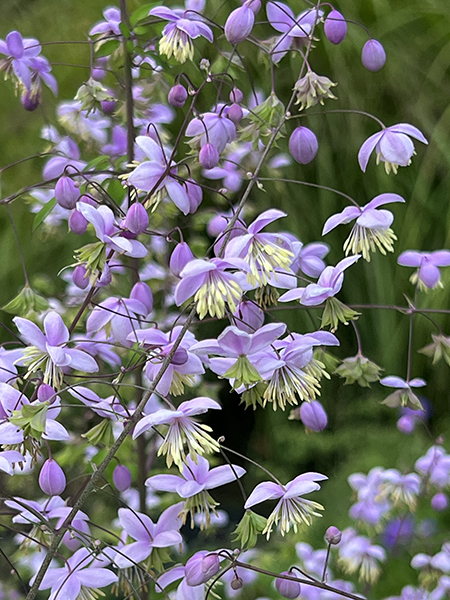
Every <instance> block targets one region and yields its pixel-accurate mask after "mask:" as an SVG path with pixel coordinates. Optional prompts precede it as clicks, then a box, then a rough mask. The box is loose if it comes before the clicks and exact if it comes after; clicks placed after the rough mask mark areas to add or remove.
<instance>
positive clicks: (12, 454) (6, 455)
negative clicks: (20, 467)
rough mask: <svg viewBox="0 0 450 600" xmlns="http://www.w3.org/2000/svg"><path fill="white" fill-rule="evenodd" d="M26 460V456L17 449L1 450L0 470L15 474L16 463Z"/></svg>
mask: <svg viewBox="0 0 450 600" xmlns="http://www.w3.org/2000/svg"><path fill="white" fill-rule="evenodd" d="M24 461H25V458H24V457H23V456H22V455H21V454H20V452H16V450H5V451H3V452H0V471H3V473H7V474H8V475H13V473H14V470H13V466H14V465H15V464H16V463H23V462H24Z"/></svg>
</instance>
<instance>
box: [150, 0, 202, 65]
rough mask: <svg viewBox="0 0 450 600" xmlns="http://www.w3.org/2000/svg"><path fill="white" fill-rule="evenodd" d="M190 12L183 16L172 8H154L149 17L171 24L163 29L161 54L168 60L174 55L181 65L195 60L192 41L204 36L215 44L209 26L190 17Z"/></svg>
mask: <svg viewBox="0 0 450 600" xmlns="http://www.w3.org/2000/svg"><path fill="white" fill-rule="evenodd" d="M189 12H190V11H185V12H184V13H182V16H180V14H179V13H178V11H177V12H175V11H174V10H171V9H170V8H166V7H163V6H157V7H156V8H152V9H151V11H150V12H149V15H151V16H155V17H159V18H160V19H163V20H164V21H169V23H168V24H167V25H166V26H165V27H164V29H163V36H162V38H161V39H160V41H159V52H160V54H165V55H166V56H167V58H170V57H171V56H172V55H173V56H174V57H175V59H176V60H177V61H178V62H179V63H184V62H186V60H187V59H189V60H192V59H193V58H194V45H193V43H192V40H194V39H196V38H198V37H200V36H203V37H205V38H206V39H207V40H208V41H209V42H211V43H213V41H214V36H213V33H212V31H211V29H210V28H209V27H208V25H205V23H203V22H202V21H198V20H194V19H192V17H190V18H189V17H188V16H187V15H188V14H189Z"/></svg>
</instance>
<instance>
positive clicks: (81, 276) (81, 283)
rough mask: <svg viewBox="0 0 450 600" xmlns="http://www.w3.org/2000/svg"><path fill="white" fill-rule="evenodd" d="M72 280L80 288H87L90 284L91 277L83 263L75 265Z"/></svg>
mask: <svg viewBox="0 0 450 600" xmlns="http://www.w3.org/2000/svg"><path fill="white" fill-rule="evenodd" d="M72 281H73V282H74V284H75V285H76V286H77V287H79V288H80V290H85V289H86V288H87V286H88V285H89V277H88V272H87V271H86V269H85V267H83V265H77V266H76V267H75V269H74V270H73V273H72Z"/></svg>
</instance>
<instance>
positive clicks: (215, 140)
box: [185, 112, 236, 154]
mask: <svg viewBox="0 0 450 600" xmlns="http://www.w3.org/2000/svg"><path fill="white" fill-rule="evenodd" d="M185 135H186V136H187V137H193V138H194V139H193V140H191V141H190V142H189V143H190V144H191V145H192V146H197V145H199V146H200V147H202V146H204V145H205V144H212V145H213V146H214V147H215V148H216V150H217V152H218V153H219V154H221V153H222V152H223V151H224V150H225V146H226V145H227V144H229V143H230V142H232V141H233V140H234V138H235V137H236V127H235V125H234V123H233V122H232V121H230V119H227V118H226V117H225V115H224V114H223V112H221V113H220V114H218V113H213V112H210V113H204V114H202V115H201V117H196V118H195V119H192V121H191V122H190V123H189V125H188V126H187V128H186V132H185Z"/></svg>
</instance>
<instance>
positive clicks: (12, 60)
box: [0, 31, 41, 90]
mask: <svg viewBox="0 0 450 600" xmlns="http://www.w3.org/2000/svg"><path fill="white" fill-rule="evenodd" d="M40 52H41V46H40V44H39V42H38V41H37V40H35V39H33V38H25V39H24V38H23V37H22V36H21V35H20V33H19V32H18V31H11V32H10V33H8V35H7V36H6V40H0V54H4V55H5V56H6V58H5V59H2V60H1V61H0V71H5V76H6V77H11V76H12V77H13V78H14V79H15V82H16V86H18V87H19V88H22V89H23V88H25V89H26V90H30V89H31V71H30V60H31V59H32V58H36V57H37V56H38V55H39V54H40Z"/></svg>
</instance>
